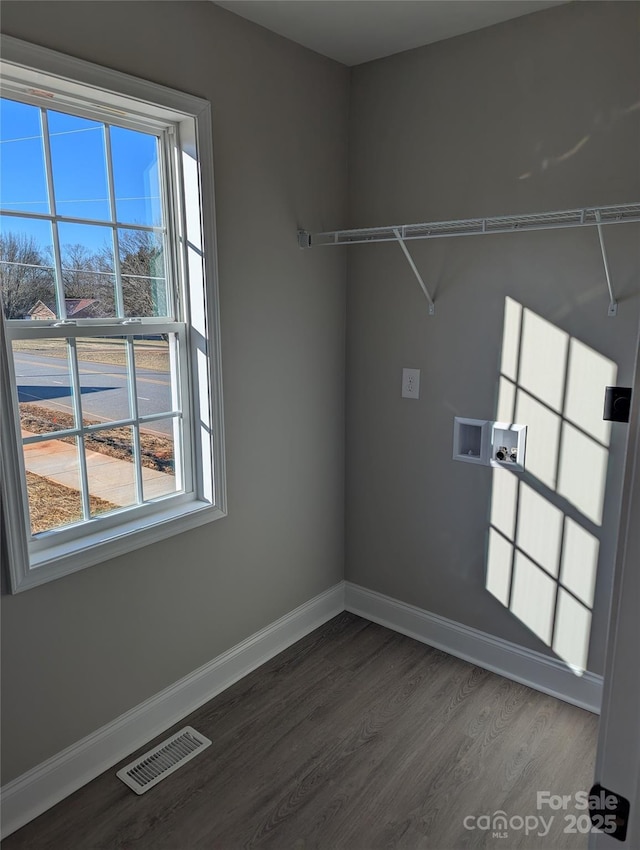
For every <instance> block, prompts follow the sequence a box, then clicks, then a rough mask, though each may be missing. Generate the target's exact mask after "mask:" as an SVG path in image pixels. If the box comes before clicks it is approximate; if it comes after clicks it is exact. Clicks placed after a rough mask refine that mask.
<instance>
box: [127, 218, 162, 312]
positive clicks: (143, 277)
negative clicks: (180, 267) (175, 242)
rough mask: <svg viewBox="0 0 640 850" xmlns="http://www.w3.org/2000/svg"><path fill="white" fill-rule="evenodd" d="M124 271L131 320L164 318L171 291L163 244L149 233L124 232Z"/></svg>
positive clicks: (138, 231)
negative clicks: (168, 291)
mask: <svg viewBox="0 0 640 850" xmlns="http://www.w3.org/2000/svg"><path fill="white" fill-rule="evenodd" d="M119 243H120V271H121V273H122V295H123V300H124V309H125V313H126V315H127V316H162V315H166V312H167V290H166V281H165V271H164V256H163V251H162V241H161V240H160V238H159V237H158V236H156V234H154V233H149V232H148V231H145V230H129V231H124V232H123V231H121V232H120V234H119Z"/></svg>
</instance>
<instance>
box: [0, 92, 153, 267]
mask: <svg viewBox="0 0 640 850" xmlns="http://www.w3.org/2000/svg"><path fill="white" fill-rule="evenodd" d="M47 117H48V124H49V140H50V146H51V162H52V171H53V184H54V194H55V201H56V211H57V214H58V215H62V216H69V217H72V218H82V219H89V220H91V219H93V220H109V219H110V218H111V215H110V210H109V200H108V198H109V191H108V181H107V160H106V146H105V133H106V132H109V133H110V140H111V152H112V162H113V180H114V187H115V197H116V218H117V220H118V221H120V222H123V223H127V224H147V225H150V224H154V225H159V224H161V207H160V199H159V194H160V192H159V183H158V140H157V138H156V137H155V136H152V135H149V134H146V133H140V132H138V131H135V130H128V129H125V128H123V127H110V128H109V130H107V128H106V127H105V125H104V124H102V123H100V122H98V121H91V120H88V119H85V118H79V117H76V116H72V115H67V114H65V113H62V112H56V111H55V110H51V109H49V110H47ZM42 133H43V131H42V122H41V117H40V109H39V108H38V107H35V106H31V105H29V104H25V103H19V102H17V101H12V100H8V99H6V98H2V99H0V208H1V209H2V210H4V211H7V212H10V211H13V210H19V211H21V212H37V213H50V212H51V208H50V204H49V198H48V191H47V179H46V171H45V155H44V144H43V135H42ZM59 227H60V241H61V244H62V246H63V248H64V245H65V244H69V243H74V244H82V245H83V246H85V247H86V248H87V249H88V250H89V251H91V252H93V251H95V250H96V249H99V248H102V247H103V246H104V245H105V240H106V241H107V243H109V242H110V240H111V231H110V229H109V228H104V227H99V226H96V225H90V224H84V225H73V224H66V225H63V224H62V223H61V224H60V225H59ZM0 228H1V229H2V231H12V232H20V233H24V234H25V235H28V236H33V237H34V238H36V239H37V241H38V243H39V244H40V245H41V247H42V249H43V251H47V249H50V248H51V228H50V225H49V224H48V223H47V222H43V221H38V220H34V219H31V220H29V219H22V218H18V217H15V216H14V217H11V216H4V215H3V216H1V217H0Z"/></svg>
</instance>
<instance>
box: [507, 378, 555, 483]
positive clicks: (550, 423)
mask: <svg viewBox="0 0 640 850" xmlns="http://www.w3.org/2000/svg"><path fill="white" fill-rule="evenodd" d="M515 421H516V422H522V424H523V425H527V461H526V463H527V469H528V471H529V472H530V473H531V474H532V475H535V477H536V478H537V479H539V480H540V481H541V482H542V483H543V484H545V485H546V486H547V487H549V488H550V489H552V490H555V486H556V475H557V469H558V451H559V449H560V425H561V422H562V420H561V419H560V417H559V416H558V415H557V414H556V413H554V412H553V411H552V410H549V408H548V407H545V405H543V404H541V403H540V402H539V401H536V399H535V398H533V397H532V396H530V395H529V393H525V392H523V391H522V390H518V391H517V398H516V415H515Z"/></svg>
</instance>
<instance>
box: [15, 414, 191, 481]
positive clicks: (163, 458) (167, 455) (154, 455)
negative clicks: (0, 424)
mask: <svg viewBox="0 0 640 850" xmlns="http://www.w3.org/2000/svg"><path fill="white" fill-rule="evenodd" d="M20 424H21V426H22V428H23V429H24V430H25V431H29V433H31V434H48V433H49V432H53V434H54V436H55V432H56V431H63V430H65V429H67V428H74V427H75V423H74V419H73V416H72V414H70V413H64V412H62V411H55V413H54V412H53V411H52V410H49V409H48V408H46V407H41V406H40V405H37V404H33V402H23V403H22V404H21V405H20ZM84 424H85V425H93V424H95V423H94V422H93V421H92V420H90V419H85V420H84ZM60 439H61V440H63V441H64V442H67V443H75V440H76V438H75V437H61V438H60ZM85 446H86V448H87V449H88V450H90V451H94V452H100V453H101V454H105V455H109V456H110V457H117V458H120V460H132V458H133V443H132V436H131V428H130V427H125V428H109V429H108V430H105V431H96V432H93V433H91V434H87V435H85ZM173 453H174V449H173V440H170V439H169V438H168V437H162V436H160V435H158V434H152V433H149V432H147V431H140V455H141V456H140V462H141V464H142V466H146V467H147V468H148V469H156V470H158V471H159V472H166V473H167V474H168V475H173V465H174V454H173Z"/></svg>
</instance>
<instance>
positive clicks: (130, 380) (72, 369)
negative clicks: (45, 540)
mask: <svg viewBox="0 0 640 850" xmlns="http://www.w3.org/2000/svg"><path fill="white" fill-rule="evenodd" d="M154 330H156V327H154ZM43 331H45V333H44V334H43V335H44V336H45V337H46V328H43ZM65 331H66V332H67V333H69V334H70V333H74V334H76V336H80V337H81V336H82V335H83V333H84V332H85V331H86V328H82V327H79V328H77V330H76V329H75V328H73V329H71V328H65ZM171 332H172V333H174V334H175V335H176V343H177V344H178V346H181V347H182V348H184V327H183V326H182V325H180V324H178V323H175V324H173V325H172V326H171ZM11 336H12V338H13V339H19V338H20V337H21V334H20V332H19V331H17V333H14V334H11ZM76 336H67V337H66V338H65V339H66V343H67V358H68V363H69V375H70V391H71V397H72V404H73V415H74V419H75V422H76V427H75V428H67V429H64V430H60V431H48V432H45V433H42V434H33V435H31V436H29V437H24V438H23V439H22V445H23V448H24V446H28V445H34V444H37V443H44V442H47V441H49V440H61V439H63V438H76V445H77V451H78V462H79V468H80V484H81V488H82V489H81V499H82V511H83V519H82V522H86V521H89V520H91V519H92V515H91V509H90V497H91V488H90V485H89V474H88V468H87V459H86V451H87V449H86V444H85V438H86V437H87V436H91V435H92V434H96V433H99V432H101V431H111V430H113V429H115V428H125V427H131V428H132V431H133V457H132V465H133V468H134V474H135V491H136V501H135V503H133V504H132V505H130V506H128V507H131V508H134V507H137V506H140V505H143V504H148V503H149V502H152V501H155V500H156V499H155V498H151V499H146V498H145V496H144V485H143V472H142V452H141V445H140V428H141V426H143V425H148V424H151V423H153V422H159V421H174V422H179V423H180V428H179V429H174V439H173V456H174V466H175V471H176V473H177V472H178V469H181V468H182V467H183V464H184V460H183V456H184V451H185V445H184V439H183V433H184V432H183V428H182V423H183V420H184V414H183V411H182V410H181V409H176V408H175V401H176V400H177V399H180V398H182V392H183V390H182V382H181V376H180V371H179V369H175V370H173V371H172V372H171V373H170V374H171V381H170V386H171V395H172V398H171V402H172V403H171V405H170V409H167V410H163V411H160V412H157V413H150V414H145V415H142V416H141V415H140V413H139V410H138V383H137V378H136V367H135V352H134V340H135V339H136V338H139V337H140V334H128V335H127V336H126V338H125V342H126V352H127V353H126V362H127V384H128V402H129V413H130V416H129V417H128V418H125V419H114V420H110V421H107V422H99V423H94V424H85V423H84V421H83V420H84V417H83V409H82V384H81V379H80V369H79V363H78V351H77V339H76ZM170 359H171V358H170ZM17 415H18V416H19V412H18V411H17ZM181 479H182V475H178V474H176V475H175V481H176V489H175V491H174V492H172V493H170V494H168V495H169V496H174V495H176V494H179V493H180V492H183V491H184V489H185V482H184V481H183V480H181ZM27 507H28V500H27ZM123 509H126V508H125V507H123V508H118V509H117V510H123ZM113 512H115V511H113ZM110 513H111V512H110ZM64 527H65V526H60V527H58V528H64ZM58 528H54V529H51V531H47V532H41V534H40V535H38V536H42V535H44V534H51V533H56V534H58V533H59V532H58ZM28 531H29V533H30V530H29V529H28Z"/></svg>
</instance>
